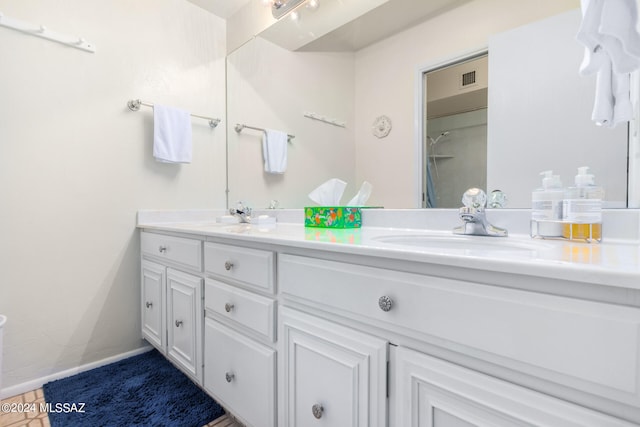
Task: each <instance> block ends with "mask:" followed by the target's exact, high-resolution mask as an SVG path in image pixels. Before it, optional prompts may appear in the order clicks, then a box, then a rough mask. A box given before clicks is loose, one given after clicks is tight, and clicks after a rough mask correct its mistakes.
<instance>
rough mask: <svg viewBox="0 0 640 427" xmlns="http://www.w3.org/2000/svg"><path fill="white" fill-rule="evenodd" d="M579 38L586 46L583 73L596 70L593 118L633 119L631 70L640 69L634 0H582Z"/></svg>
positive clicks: (607, 122) (611, 123)
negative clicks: (630, 84)
mask: <svg viewBox="0 0 640 427" xmlns="http://www.w3.org/2000/svg"><path fill="white" fill-rule="evenodd" d="M581 6H582V24H581V25H580V29H579V31H578V34H577V36H576V38H577V39H578V41H580V42H581V43H582V44H583V45H584V46H585V55H584V60H583V61H582V64H581V66H580V73H581V74H583V75H587V74H593V73H597V83H596V99H595V105H594V107H593V114H592V119H593V120H594V121H595V122H596V124H598V125H600V126H606V127H615V126H616V125H617V124H618V123H623V122H626V121H629V120H631V118H632V105H631V102H630V92H629V77H630V76H629V73H630V72H632V71H634V70H637V69H638V68H640V34H639V33H638V31H637V28H636V25H637V20H638V16H637V15H638V11H637V6H636V1H635V0H581Z"/></svg>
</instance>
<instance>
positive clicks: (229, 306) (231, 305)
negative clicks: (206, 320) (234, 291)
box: [224, 303, 235, 313]
mask: <svg viewBox="0 0 640 427" xmlns="http://www.w3.org/2000/svg"><path fill="white" fill-rule="evenodd" d="M234 307H235V305H233V304H230V303H226V304H225V305H224V311H226V312H227V313H230V312H231V310H233V308H234Z"/></svg>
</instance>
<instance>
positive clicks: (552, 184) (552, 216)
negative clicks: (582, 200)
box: [531, 171, 564, 237]
mask: <svg viewBox="0 0 640 427" xmlns="http://www.w3.org/2000/svg"><path fill="white" fill-rule="evenodd" d="M540 175H542V176H543V178H542V187H540V188H538V189H536V190H534V191H533V193H531V236H532V237H562V222H561V221H562V204H563V199H564V190H563V189H562V183H561V182H560V176H558V175H554V174H553V172H552V171H544V172H541V173H540Z"/></svg>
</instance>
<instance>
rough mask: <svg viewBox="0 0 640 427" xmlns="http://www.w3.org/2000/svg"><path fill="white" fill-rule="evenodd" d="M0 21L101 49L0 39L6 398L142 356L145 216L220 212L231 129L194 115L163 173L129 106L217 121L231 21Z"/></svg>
mask: <svg viewBox="0 0 640 427" xmlns="http://www.w3.org/2000/svg"><path fill="white" fill-rule="evenodd" d="M0 11H2V13H3V14H4V15H5V16H7V17H11V18H15V19H20V20H23V21H28V22H32V23H34V25H36V26H37V25H39V24H44V25H45V26H47V27H48V28H49V29H51V30H53V31H57V32H60V33H64V34H69V35H77V36H81V37H83V38H85V39H86V40H88V41H89V42H91V43H93V44H95V46H96V47H97V52H96V53H95V54H91V53H86V52H83V51H80V50H77V49H73V48H69V47H66V46H63V45H60V44H56V43H52V42H50V41H47V40H43V39H39V38H36V37H32V36H28V35H25V34H22V33H19V32H15V31H12V30H9V29H6V28H2V27H0V57H1V58H2V67H0V195H1V199H0V200H1V201H0V203H1V208H0V271H2V278H1V279H0V313H3V314H6V315H7V316H8V318H9V320H8V322H7V324H6V327H5V329H4V332H5V336H4V338H5V339H4V346H5V347H4V360H3V362H4V363H3V374H4V377H3V386H4V387H5V388H7V387H8V388H11V387H14V388H16V386H18V385H19V384H23V383H26V382H29V381H32V380H34V379H37V378H40V377H44V376H47V375H49V374H52V373H55V372H59V371H62V370H65V369H68V368H73V367H77V366H79V365H83V364H85V363H89V362H92V361H96V360H100V359H103V358H105V357H108V356H112V355H116V354H120V353H123V352H126V351H129V350H132V349H135V348H138V347H140V346H141V345H142V342H141V340H140V320H139V318H140V309H139V307H140V297H139V293H140V287H139V239H138V234H137V231H136V229H135V224H136V211H137V210H138V209H142V208H214V207H217V208H220V207H224V203H225V201H224V188H225V169H224V168H225V128H224V124H222V125H221V126H219V127H218V129H216V130H211V129H210V128H209V126H208V124H207V122H206V121H203V120H199V119H194V121H193V145H194V160H193V163H192V164H190V165H167V164H160V163H157V162H155V161H154V160H153V159H152V156H151V150H152V134H153V127H152V110H151V109H150V108H146V107H142V109H141V110H140V111H139V112H131V111H129V110H128V109H127V107H126V102H127V100H129V99H131V98H141V99H143V100H146V101H148V102H151V103H163V104H167V105H173V106H176V107H181V108H185V109H189V110H191V111H193V112H194V113H196V114H204V115H213V116H217V117H222V118H224V111H225V103H224V94H225V86H224V84H225V82H224V55H225V23H224V21H223V20H221V19H219V18H216V17H214V16H213V15H211V14H210V13H208V12H206V11H204V10H203V9H200V8H199V7H197V6H195V5H193V4H191V3H188V2H186V1H184V0H136V1H129V0H110V1H108V2H104V1H99V0H90V1H89V0H60V1H55V2H54V1H49V0H22V1H11V0H0ZM223 123H224V122H223Z"/></svg>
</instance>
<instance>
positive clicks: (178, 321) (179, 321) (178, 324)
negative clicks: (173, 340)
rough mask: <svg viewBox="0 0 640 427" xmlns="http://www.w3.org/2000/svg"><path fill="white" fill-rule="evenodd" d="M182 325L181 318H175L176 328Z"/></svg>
mask: <svg viewBox="0 0 640 427" xmlns="http://www.w3.org/2000/svg"><path fill="white" fill-rule="evenodd" d="M180 326H182V320H176V328H179V327H180Z"/></svg>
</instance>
